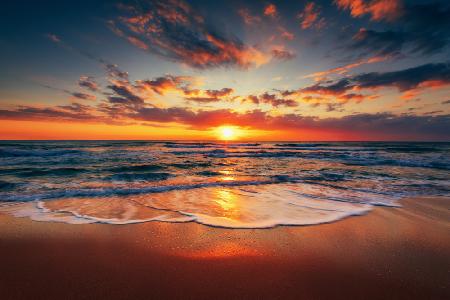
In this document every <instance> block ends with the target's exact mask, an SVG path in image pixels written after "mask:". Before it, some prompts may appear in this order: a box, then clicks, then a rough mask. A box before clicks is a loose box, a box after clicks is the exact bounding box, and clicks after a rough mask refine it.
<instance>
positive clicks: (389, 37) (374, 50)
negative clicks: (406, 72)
mask: <svg viewBox="0 0 450 300" xmlns="http://www.w3.org/2000/svg"><path fill="white" fill-rule="evenodd" d="M449 15H450V6H449V5H443V4H442V3H429V4H420V5H408V6H405V8H404V12H403V14H402V15H401V16H399V17H398V18H397V19H396V20H395V25H396V27H397V28H398V29H396V30H384V31H380V30H372V29H365V28H362V29H360V30H359V32H358V33H357V34H356V35H355V36H354V37H353V43H352V44H351V45H350V49H351V50H361V51H362V52H364V53H367V54H375V55H391V56H394V55H401V54H404V53H411V54H417V55H431V54H435V53H439V52H441V51H443V50H444V49H446V48H448V45H449V44H450V18H449V17H448V16H449Z"/></svg>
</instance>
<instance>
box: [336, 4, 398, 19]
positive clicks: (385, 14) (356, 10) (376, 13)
mask: <svg viewBox="0 0 450 300" xmlns="http://www.w3.org/2000/svg"><path fill="white" fill-rule="evenodd" d="M334 2H335V3H336V5H337V6H338V7H339V8H340V9H343V10H349V11H350V14H351V15H352V16H353V17H362V16H364V15H366V14H369V15H370V18H371V20H373V21H380V20H387V21H393V20H395V19H397V18H398V17H399V16H401V15H402V13H403V3H402V1H401V0H335V1H334Z"/></svg>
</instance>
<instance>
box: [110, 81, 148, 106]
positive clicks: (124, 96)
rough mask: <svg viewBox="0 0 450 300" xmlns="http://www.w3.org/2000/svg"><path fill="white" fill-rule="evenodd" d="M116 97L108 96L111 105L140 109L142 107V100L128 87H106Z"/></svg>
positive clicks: (116, 85) (118, 85) (114, 85)
mask: <svg viewBox="0 0 450 300" xmlns="http://www.w3.org/2000/svg"><path fill="white" fill-rule="evenodd" d="M108 88H109V89H111V90H112V91H113V92H114V94H115V95H116V96H109V97H108V100H109V101H110V102H111V103H113V104H124V105H127V106H134V107H140V106H142V105H144V99H143V98H142V97H141V96H139V95H138V94H137V93H135V92H134V91H133V90H132V89H131V87H130V85H120V84H112V85H109V86H108Z"/></svg>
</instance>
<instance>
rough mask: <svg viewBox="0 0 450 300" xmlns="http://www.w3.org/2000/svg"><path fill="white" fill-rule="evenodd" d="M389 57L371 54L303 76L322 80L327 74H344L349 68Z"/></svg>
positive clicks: (388, 57) (381, 60)
mask: <svg viewBox="0 0 450 300" xmlns="http://www.w3.org/2000/svg"><path fill="white" fill-rule="evenodd" d="M390 58H391V56H389V55H384V56H373V57H370V58H365V59H360V60H358V61H356V62H353V63H350V64H347V65H344V66H341V67H337V68H333V69H329V70H326V71H321V72H315V73H313V74H309V75H306V76H304V77H303V78H314V80H316V81H323V80H325V79H327V76H329V75H335V74H336V75H343V74H346V73H347V72H348V71H349V70H351V69H353V68H357V67H359V66H362V65H366V64H373V63H378V62H383V61H386V60H389V59H390Z"/></svg>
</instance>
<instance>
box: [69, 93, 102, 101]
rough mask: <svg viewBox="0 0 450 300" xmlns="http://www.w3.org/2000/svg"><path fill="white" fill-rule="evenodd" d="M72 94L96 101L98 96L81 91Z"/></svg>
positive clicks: (82, 98)
mask: <svg viewBox="0 0 450 300" xmlns="http://www.w3.org/2000/svg"><path fill="white" fill-rule="evenodd" d="M70 94H71V95H72V96H74V97H75V98H78V99H81V100H91V101H94V100H95V99H96V97H95V96H94V95H90V94H85V93H79V92H70Z"/></svg>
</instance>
